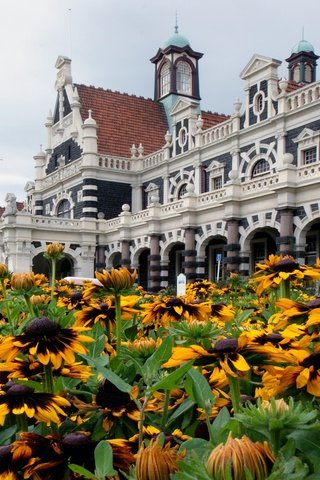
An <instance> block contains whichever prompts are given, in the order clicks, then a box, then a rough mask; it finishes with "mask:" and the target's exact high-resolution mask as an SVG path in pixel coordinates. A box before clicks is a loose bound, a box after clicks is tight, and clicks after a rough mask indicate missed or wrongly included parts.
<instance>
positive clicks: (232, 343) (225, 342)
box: [212, 338, 238, 353]
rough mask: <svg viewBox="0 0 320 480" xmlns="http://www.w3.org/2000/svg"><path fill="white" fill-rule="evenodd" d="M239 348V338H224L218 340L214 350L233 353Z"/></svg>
mask: <svg viewBox="0 0 320 480" xmlns="http://www.w3.org/2000/svg"><path fill="white" fill-rule="evenodd" d="M237 348H238V339H237V338H223V339H222V340H218V341H217V342H216V344H215V346H214V347H213V349H212V351H213V352H215V353H231V352H235V351H236V350H237Z"/></svg>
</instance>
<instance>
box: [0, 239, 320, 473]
mask: <svg viewBox="0 0 320 480" xmlns="http://www.w3.org/2000/svg"><path fill="white" fill-rule="evenodd" d="M62 257H63V246H62V245H60V244H51V245H49V247H48V250H47V252H46V258H47V259H48V260H49V262H50V264H51V280H50V282H49V281H48V279H47V278H46V277H45V276H43V275H36V274H33V273H25V274H12V273H10V272H9V271H8V269H7V267H6V266H5V265H3V264H0V283H1V297H0V315H1V317H0V480H14V479H29V478H30V479H33V480H51V479H52V480H63V479H76V478H77V479H78V478H83V479H86V478H88V479H96V480H103V479H106V478H107V479H132V480H133V479H136V480H166V479H175V480H183V479H185V480H188V479H190V480H194V479H198V480H209V479H216V480H256V479H259V480H265V479H268V480H284V479H290V480H291V479H295V480H300V479H301V480H302V479H309V480H315V479H317V478H320V422H319V417H320V415H319V398H320V342H319V325H320V299H319V298H318V297H317V295H316V293H315V292H317V282H318V281H319V279H320V269H319V262H318V263H317V264H316V265H315V266H313V267H310V266H306V265H299V264H297V263H296V262H295V260H294V259H293V258H292V257H288V256H287V257H280V256H276V255H271V256H270V257H269V258H268V259H266V261H265V262H264V263H261V264H257V266H256V272H255V274H254V275H253V276H252V277H251V278H250V279H248V280H246V281H245V280H243V279H241V278H240V277H238V276H236V275H232V276H231V277H230V278H228V279H227V280H226V281H225V282H224V283H223V284H219V285H217V284H214V283H212V282H209V281H207V280H202V281H197V282H194V283H193V284H188V285H187V290H186V294H185V295H183V296H177V295H172V293H170V292H169V290H168V291H165V290H163V291H161V292H159V293H158V294H157V295H155V294H150V293H148V292H145V291H143V289H141V287H139V286H137V285H136V283H135V282H136V273H135V272H130V271H129V270H127V269H126V268H120V269H112V270H111V271H102V272H96V275H95V276H96V279H95V281H92V279H88V280H87V281H86V280H83V281H82V282H76V281H72V278H71V279H67V280H59V281H56V279H55V266H56V262H57V261H58V260H59V259H61V258H62ZM79 283H80V284H79Z"/></svg>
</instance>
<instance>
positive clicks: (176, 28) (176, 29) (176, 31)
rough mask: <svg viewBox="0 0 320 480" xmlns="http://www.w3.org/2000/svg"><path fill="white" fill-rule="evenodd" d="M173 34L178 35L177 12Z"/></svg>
mask: <svg viewBox="0 0 320 480" xmlns="http://www.w3.org/2000/svg"><path fill="white" fill-rule="evenodd" d="M174 33H179V27H178V12H176V24H175V26H174Z"/></svg>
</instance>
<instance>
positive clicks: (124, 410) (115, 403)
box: [95, 379, 140, 431]
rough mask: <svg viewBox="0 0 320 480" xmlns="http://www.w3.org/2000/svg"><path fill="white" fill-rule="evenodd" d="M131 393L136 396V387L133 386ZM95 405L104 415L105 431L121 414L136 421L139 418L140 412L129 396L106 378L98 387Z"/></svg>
mask: <svg viewBox="0 0 320 480" xmlns="http://www.w3.org/2000/svg"><path fill="white" fill-rule="evenodd" d="M131 395H132V396H136V395H137V389H135V388H133V390H132V393H131ZM95 405H96V408H97V409H99V410H101V411H102V412H103V414H104V416H105V418H104V421H103V425H104V428H105V429H106V431H109V429H110V428H111V427H112V425H113V422H114V421H115V420H116V419H117V418H120V417H122V416H126V417H128V418H130V419H131V420H134V421H136V422H137V421H139V419H140V412H139V410H138V408H137V406H136V404H135V402H134V401H133V400H132V398H131V396H130V395H129V394H128V393H126V392H122V391H121V390H119V389H118V388H117V387H116V386H115V385H113V383H111V382H110V381H109V380H107V379H105V380H103V381H102V382H101V383H100V385H99V387H98V391H97V394H96V396H95Z"/></svg>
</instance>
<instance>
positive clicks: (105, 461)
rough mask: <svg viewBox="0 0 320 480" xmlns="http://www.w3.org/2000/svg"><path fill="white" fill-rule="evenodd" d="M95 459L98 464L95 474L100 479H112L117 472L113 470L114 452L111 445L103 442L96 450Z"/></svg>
mask: <svg viewBox="0 0 320 480" xmlns="http://www.w3.org/2000/svg"><path fill="white" fill-rule="evenodd" d="M94 459H95V464H96V470H95V474H96V476H97V477H98V478H105V477H111V476H112V475H116V474H117V472H116V471H115V470H114V468H113V452H112V447H111V445H110V444H109V443H108V442H106V441H105V440H102V441H101V442H99V443H98V445H97V446H96V448H95V449H94Z"/></svg>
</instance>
